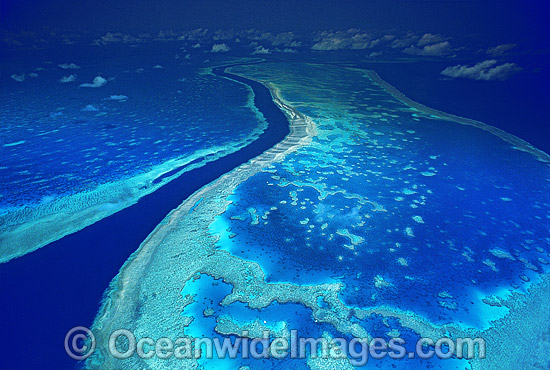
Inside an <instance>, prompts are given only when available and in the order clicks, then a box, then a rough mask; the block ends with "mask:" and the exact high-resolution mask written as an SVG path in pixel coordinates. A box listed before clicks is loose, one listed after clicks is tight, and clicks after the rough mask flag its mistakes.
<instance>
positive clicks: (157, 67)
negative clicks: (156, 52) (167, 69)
mask: <svg viewBox="0 0 550 370" xmlns="http://www.w3.org/2000/svg"><path fill="white" fill-rule="evenodd" d="M163 68H164V67H163V66H161V65H160V64H155V65H154V66H153V69H163Z"/></svg>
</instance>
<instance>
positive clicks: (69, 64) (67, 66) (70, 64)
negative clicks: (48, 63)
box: [57, 63, 80, 69]
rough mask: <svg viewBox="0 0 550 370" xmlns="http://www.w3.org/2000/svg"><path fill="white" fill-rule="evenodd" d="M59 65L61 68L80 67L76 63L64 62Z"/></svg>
mask: <svg viewBox="0 0 550 370" xmlns="http://www.w3.org/2000/svg"><path fill="white" fill-rule="evenodd" d="M57 66H58V67H59V68H61V69H80V67H79V66H77V65H76V64H74V63H63V64H58V65H57Z"/></svg>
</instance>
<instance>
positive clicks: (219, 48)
mask: <svg viewBox="0 0 550 370" xmlns="http://www.w3.org/2000/svg"><path fill="white" fill-rule="evenodd" d="M211 51H212V52H213V53H224V52H227V51H229V46H227V45H226V44H225V43H224V44H214V45H212V50H211Z"/></svg>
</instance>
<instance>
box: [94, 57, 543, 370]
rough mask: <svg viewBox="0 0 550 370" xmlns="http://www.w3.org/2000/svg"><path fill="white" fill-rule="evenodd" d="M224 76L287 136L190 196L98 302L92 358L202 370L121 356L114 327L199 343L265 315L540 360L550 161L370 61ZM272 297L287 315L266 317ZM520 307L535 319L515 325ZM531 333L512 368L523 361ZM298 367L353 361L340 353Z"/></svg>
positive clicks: (449, 363)
mask: <svg viewBox="0 0 550 370" xmlns="http://www.w3.org/2000/svg"><path fill="white" fill-rule="evenodd" d="M231 72H232V73H236V74H238V75H241V76H246V77H247V78H251V79H254V80H257V81H263V82H264V83H265V84H266V85H268V86H270V89H271V91H272V94H273V97H274V100H275V101H276V102H277V104H278V105H279V106H280V107H281V109H283V110H284V111H285V113H286V114H287V117H288V118H289V121H290V123H291V134H290V135H289V136H288V137H287V138H286V139H285V140H284V141H283V142H282V143H280V144H278V145H277V146H276V147H274V148H273V149H271V150H269V151H267V152H265V153H263V154H262V155H260V156H259V157H257V158H255V159H253V160H251V161H249V162H248V163H246V164H243V165H241V166H239V167H238V168H236V169H235V170H233V171H231V172H230V173H228V174H226V175H224V176H222V177H220V178H219V179H218V180H216V181H215V182H213V183H212V184H210V185H208V186H206V187H204V188H202V189H201V190H199V191H198V192H196V193H195V194H193V196H191V197H190V198H189V199H187V200H186V201H185V202H184V203H183V204H182V205H181V206H180V207H179V208H178V209H176V210H174V211H173V212H172V213H171V214H170V215H169V216H167V218H166V219H165V220H164V221H163V223H162V224H160V225H159V226H158V227H157V229H156V230H155V231H154V232H153V233H152V234H151V235H150V236H149V237H148V238H147V240H145V241H144V242H143V243H142V245H141V246H140V248H139V250H137V251H136V253H135V254H134V255H133V256H132V257H131V258H130V259H129V260H128V261H127V263H126V264H125V265H124V267H123V268H122V269H121V272H120V274H119V275H118V276H117V278H116V279H115V280H114V281H113V283H112V285H111V287H110V289H109V291H108V293H107V295H106V299H105V301H104V304H103V307H102V309H101V311H100V313H99V315H98V317H97V318H96V321H95V325H94V328H93V330H94V333H96V338H97V340H98V347H99V348H100V354H98V355H97V356H94V357H92V358H91V359H90V360H88V362H87V363H86V366H87V367H89V368H104V367H108V368H128V369H130V368H136V367H154V368H166V369H169V368H173V367H175V366H178V367H179V368H196V367H197V366H199V365H202V366H208V364H209V362H208V360H207V359H199V360H196V359H186V360H181V359H175V358H171V359H168V360H165V359H162V360H161V359H159V358H153V359H141V358H138V357H137V356H134V357H130V358H128V359H124V360H117V359H114V358H113V357H111V356H110V355H109V352H108V349H107V342H108V338H109V335H110V333H112V332H113V331H114V330H117V329H120V328H124V329H127V330H130V331H132V332H133V333H135V334H136V335H142V336H150V337H154V338H159V337H170V338H177V337H182V336H189V337H195V338H197V337H200V336H201V333H202V335H209V334H211V333H214V332H215V333H218V334H222V335H232V334H234V331H235V330H236V328H249V329H251V328H256V329H258V328H259V324H258V323H261V325H262V326H261V328H264V329H265V328H273V330H283V329H281V328H285V330H290V329H293V328H295V329H297V327H296V326H299V329H300V330H303V331H307V332H308V333H310V334H311V333H313V334H312V335H317V336H318V337H319V336H323V337H335V336H341V335H344V336H353V337H363V338H364V337H369V338H372V337H383V338H391V337H395V336H396V335H397V336H399V335H402V336H405V337H406V338H407V339H414V338H418V337H421V336H427V337H430V338H434V339H437V338H440V337H443V336H451V337H453V338H454V337H460V336H468V337H476V336H481V337H482V338H484V339H485V340H486V341H487V355H488V359H486V360H483V359H473V360H470V365H471V366H472V367H473V368H475V369H477V368H480V369H483V368H491V367H492V366H493V365H492V364H493V363H494V361H497V360H496V358H497V357H498V356H499V355H498V352H499V348H504V346H506V345H507V344H506V343H509V341H505V342H503V341H502V340H503V338H505V337H506V336H510V337H509V338H510V339H511V338H513V336H517V335H518V333H519V331H526V332H528V333H532V336H529V337H528V338H533V339H536V340H537V343H540V346H539V347H537V350H538V351H537V355H536V356H534V357H532V358H531V359H529V360H525V361H529V362H530V365H532V366H535V367H536V366H538V367H540V368H544V363H543V362H544V361H545V360H544V352H540V351H544V348H547V344H546V343H547V342H548V337H547V334H545V328H548V327H549V323H550V317H549V316H548V314H547V312H548V311H547V310H546V307H544V306H543V305H540V304H538V303H537V302H540V300H541V299H544V297H548V294H549V290H548V284H547V279H548V278H547V273H548V265H549V259H550V239H549V235H548V229H547V225H548V221H549V220H550V212H549V210H550V200H549V199H548V192H549V186H550V185H549V184H550V167H549V165H548V164H547V163H545V162H544V161H541V160H536V159H541V158H542V157H543V155H542V154H539V155H537V156H536V157H535V156H533V155H532V154H537V152H534V151H532V150H531V149H530V147H529V146H528V145H525V146H524V147H522V148H517V145H520V144H521V143H522V142H521V141H518V140H519V139H518V140H515V139H513V138H512V139H511V138H509V137H502V136H503V135H500V132H498V131H493V130H491V129H487V127H478V126H479V125H477V126H476V125H470V124H466V125H464V122H460V121H458V120H456V119H454V118H453V117H450V116H445V117H441V115H435V114H433V113H434V111H424V110H421V109H419V108H420V107H421V106H420V105H415V106H410V105H409V104H404V103H405V101H404V99H396V96H397V94H396V92H395V91H393V92H392V94H390V93H388V86H387V85H383V84H380V83H379V81H378V82H377V81H376V80H375V79H373V78H370V77H369V76H371V77H372V74H370V75H369V74H366V72H365V71H358V70H353V69H348V68H342V67H335V66H324V65H312V64H300V63H288V64H282V63H263V64H255V65H246V66H234V67H232V68H231ZM313 122H315V123H313ZM480 128H482V129H481V130H480ZM494 133H497V135H493V134H494ZM503 138H504V139H505V140H502V139H503ZM511 144H512V145H511ZM516 149H521V150H516ZM523 149H525V150H523ZM226 285H228V286H229V287H226ZM220 286H221V287H220ZM203 302H207V303H206V306H203ZM296 305H297V306H299V307H297V306H296ZM273 306H276V307H277V310H280V311H281V312H284V313H285V315H282V316H283V317H280V316H277V315H276V314H274V313H269V309H270V308H271V307H273ZM289 307H290V308H289ZM199 308H200V309H199ZM201 310H202V311H201ZM304 311H305V313H304ZM200 312H202V314H197V313H200ZM233 314H234V315H237V314H238V315H240V316H241V317H240V319H239V320H236V319H235V318H234V317H233V316H232V315H233ZM304 315H306V317H307V320H301V321H300V322H296V320H295V318H294V316H297V317H300V318H303V317H304ZM521 315H531V316H532V317H533V319H532V320H523V321H522V322H521V323H520V322H519V321H518V318H519V317H521ZM258 320H259V321H258ZM216 328H217V329H216ZM275 328H277V329H275ZM258 330H259V329H258ZM270 330H271V329H270ZM224 333H225V334H224ZM283 335H284V330H283ZM499 341H500V342H499ZM527 342H529V340H528V341H525V342H522V344H521V348H519V349H517V351H513V352H510V353H509V358H508V359H507V360H506V361H508V362H509V363H513V361H517V360H519V359H521V356H522V355H521V353H520V352H521V351H529V350H530V349H531V347H529V344H528V343H527ZM541 353H542V355H541ZM498 358H500V357H498ZM272 361H274V362H273V363H270V364H271V365H274V364H277V362H276V361H277V360H276V359H272ZM379 361H381V363H380V365H381V366H384V365H387V366H390V365H391V366H394V367H396V368H403V369H405V368H406V369H411V368H413V369H414V368H425V367H426V362H423V361H422V360H421V359H412V358H409V359H408V360H405V361H395V360H393V359H389V358H385V359H383V360H379ZM251 364H252V363H250V362H246V361H242V362H236V363H233V366H248V365H251ZM429 364H430V366H433V367H437V368H443V369H445V368H457V367H465V366H470V365H469V364H468V363H467V360H466V359H456V358H454V359H449V360H439V361H436V360H435V359H434V360H433V361H431V362H429ZM297 366H302V367H304V368H306V366H307V368H331V366H332V367H333V368H335V367H337V368H352V364H351V363H350V362H349V361H347V360H346V359H344V360H342V359H339V360H331V359H323V360H319V359H317V360H316V359H312V358H310V359H307V360H304V361H302V362H301V363H298V365H297Z"/></svg>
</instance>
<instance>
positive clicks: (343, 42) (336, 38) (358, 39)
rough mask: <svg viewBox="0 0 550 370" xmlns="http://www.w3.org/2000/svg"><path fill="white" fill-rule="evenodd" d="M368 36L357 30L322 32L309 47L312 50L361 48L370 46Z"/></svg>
mask: <svg viewBox="0 0 550 370" xmlns="http://www.w3.org/2000/svg"><path fill="white" fill-rule="evenodd" d="M369 41H370V37H369V35H367V34H366V33H360V32H358V31H357V30H349V31H347V32H323V33H321V38H320V40H319V41H317V42H316V43H315V44H313V46H312V47H311V49H312V50H319V51H321V50H322V51H329V50H342V49H351V50H361V49H366V48H368V47H370V42H369Z"/></svg>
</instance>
